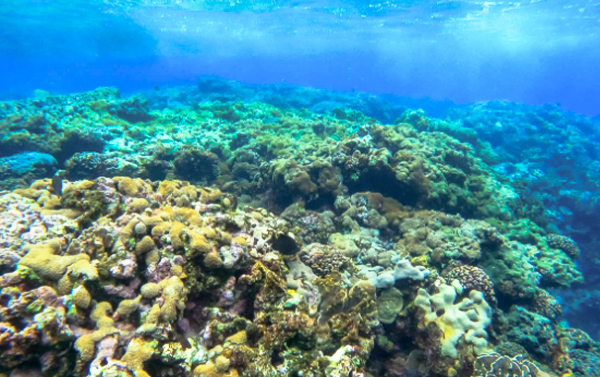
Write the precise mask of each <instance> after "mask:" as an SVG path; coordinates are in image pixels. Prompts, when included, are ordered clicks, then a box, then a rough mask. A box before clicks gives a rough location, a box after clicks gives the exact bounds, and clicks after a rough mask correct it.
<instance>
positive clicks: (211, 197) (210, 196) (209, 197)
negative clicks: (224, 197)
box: [200, 188, 221, 204]
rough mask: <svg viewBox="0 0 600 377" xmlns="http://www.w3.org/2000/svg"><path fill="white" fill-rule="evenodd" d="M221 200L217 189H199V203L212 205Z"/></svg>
mask: <svg viewBox="0 0 600 377" xmlns="http://www.w3.org/2000/svg"><path fill="white" fill-rule="evenodd" d="M220 199H221V191H220V190H218V189H210V188H201V189H200V203H204V204H208V203H214V202H217V201H219V200H220Z"/></svg>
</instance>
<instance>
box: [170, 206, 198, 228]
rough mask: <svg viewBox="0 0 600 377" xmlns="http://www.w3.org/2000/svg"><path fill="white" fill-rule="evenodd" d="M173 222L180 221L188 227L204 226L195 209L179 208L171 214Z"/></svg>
mask: <svg viewBox="0 0 600 377" xmlns="http://www.w3.org/2000/svg"><path fill="white" fill-rule="evenodd" d="M171 219H172V220H173V221H179V222H181V223H184V224H186V225H196V226H202V223H203V222H202V219H201V218H200V215H199V214H198V212H196V210H194V209H193V208H177V209H175V210H174V211H173V212H172V213H171Z"/></svg>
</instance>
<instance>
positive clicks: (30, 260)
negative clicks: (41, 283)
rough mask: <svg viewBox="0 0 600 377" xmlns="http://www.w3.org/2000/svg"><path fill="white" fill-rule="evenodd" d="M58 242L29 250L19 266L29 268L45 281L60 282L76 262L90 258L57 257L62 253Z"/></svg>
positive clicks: (80, 256)
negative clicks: (68, 268)
mask: <svg viewBox="0 0 600 377" xmlns="http://www.w3.org/2000/svg"><path fill="white" fill-rule="evenodd" d="M60 249H61V248H60V244H59V243H58V241H50V242H48V243H46V244H44V245H39V246H34V247H33V248H31V250H29V252H28V253H27V254H25V256H24V257H23V258H21V261H20V262H19V265H21V266H25V267H29V268H31V269H32V270H33V271H35V273H36V274H38V275H39V276H40V277H41V278H43V279H48V280H53V281H58V280H59V279H60V278H61V277H63V275H64V274H65V273H66V270H67V267H69V266H70V265H72V264H74V263H75V262H77V261H79V260H82V259H86V260H87V261H88V263H89V259H90V257H89V256H87V255H85V254H78V255H65V256H60V255H56V254H57V253H58V252H60Z"/></svg>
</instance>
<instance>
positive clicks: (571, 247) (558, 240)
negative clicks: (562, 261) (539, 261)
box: [546, 233, 581, 259]
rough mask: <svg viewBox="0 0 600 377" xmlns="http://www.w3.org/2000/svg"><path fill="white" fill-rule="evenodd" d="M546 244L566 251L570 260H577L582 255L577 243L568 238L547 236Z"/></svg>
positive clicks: (553, 235)
mask: <svg viewBox="0 0 600 377" xmlns="http://www.w3.org/2000/svg"><path fill="white" fill-rule="evenodd" d="M546 242H547V243H548V246H550V247H552V248H555V249H560V250H562V251H564V252H565V254H567V255H568V256H569V258H573V259H574V258H577V257H578V256H579V254H580V253H581V251H580V250H579V247H578V246H577V244H576V243H575V241H573V240H572V239H570V238H569V237H567V236H563V235H560V234H556V233H551V234H548V235H547V236H546Z"/></svg>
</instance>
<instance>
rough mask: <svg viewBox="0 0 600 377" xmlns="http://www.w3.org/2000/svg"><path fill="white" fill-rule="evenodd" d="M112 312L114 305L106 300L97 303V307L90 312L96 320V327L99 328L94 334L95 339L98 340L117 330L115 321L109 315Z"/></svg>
mask: <svg viewBox="0 0 600 377" xmlns="http://www.w3.org/2000/svg"><path fill="white" fill-rule="evenodd" d="M110 312H112V305H111V304H110V303H109V302H106V301H105V302H100V303H98V304H96V308H94V310H93V311H92V313H91V314H90V319H92V320H93V321H96V327H97V328H98V329H97V330H96V331H94V332H93V334H92V337H93V338H94V341H96V342H98V341H100V340H102V339H103V338H104V337H106V336H108V335H111V334H114V333H115V332H117V329H116V328H115V327H114V323H115V321H114V320H113V319H112V318H111V317H109V316H108V314H109V313H110Z"/></svg>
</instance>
